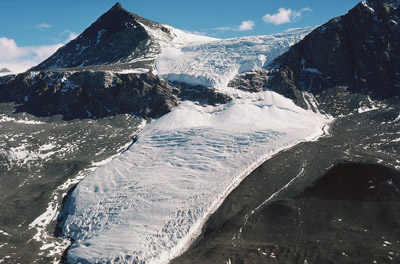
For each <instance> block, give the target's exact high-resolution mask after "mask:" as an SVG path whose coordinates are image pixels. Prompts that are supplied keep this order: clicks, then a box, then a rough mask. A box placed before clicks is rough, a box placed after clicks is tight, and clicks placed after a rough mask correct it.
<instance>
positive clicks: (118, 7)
mask: <svg viewBox="0 0 400 264" xmlns="http://www.w3.org/2000/svg"><path fill="white" fill-rule="evenodd" d="M110 10H125V8H123V7H122V5H121V3H120V2H116V3H115V5H113V7H111V9H110Z"/></svg>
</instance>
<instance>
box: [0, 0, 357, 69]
mask: <svg viewBox="0 0 400 264" xmlns="http://www.w3.org/2000/svg"><path fill="white" fill-rule="evenodd" d="M358 2H359V1H358V0H324V1H321V0H281V1H278V0H247V1H246V0H201V1H200V0H173V1H171V0H150V1H148V0H141V1H138V0H120V3H121V4H122V6H123V7H124V8H125V9H127V10H128V11H130V12H134V13H136V14H139V15H141V16H143V17H145V18H148V19H151V20H154V21H157V22H161V23H165V24H169V25H171V26H173V27H176V28H179V29H183V30H187V31H191V32H198V33H201V34H205V35H208V36H213V37H218V38H230V37H237V36H249V35H266V34H270V33H277V32H282V31H284V30H286V29H289V28H295V27H305V26H316V25H320V24H323V23H325V22H326V21H328V20H329V19H331V18H333V17H335V16H338V15H342V14H345V13H347V11H348V10H349V9H350V8H352V7H353V6H354V5H356V4H357V3H358ZM115 3H116V1H111V0H105V1H101V0H80V1H78V0H70V1H58V0H52V1H50V0H17V1H16V0H0V68H1V67H4V66H7V65H5V64H9V65H10V64H12V63H10V61H13V62H16V61H17V60H20V61H21V60H23V59H25V60H30V62H29V63H33V62H34V61H39V60H43V59H44V58H45V57H47V56H48V55H50V54H51V53H52V52H54V50H55V49H56V48H58V47H60V46H61V45H62V44H64V43H66V42H67V41H68V40H70V39H72V38H74V37H75V36H76V35H77V34H80V33H81V32H82V31H83V30H84V29H85V28H87V27H88V26H89V25H90V24H91V23H93V22H94V21H95V20H96V19H97V18H98V17H99V16H100V15H101V14H103V13H104V12H106V11H107V10H108V9H110V8H111V7H112V6H113V5H114V4H115ZM20 48H23V50H18V49H20ZM36 50H38V51H37V52H36ZM13 52H15V54H13ZM38 53H39V54H38ZM2 54H3V55H2ZM14 55H15V56H14ZM27 63H28V61H27ZM29 63H28V64H29ZM10 67H11V66H10Z"/></svg>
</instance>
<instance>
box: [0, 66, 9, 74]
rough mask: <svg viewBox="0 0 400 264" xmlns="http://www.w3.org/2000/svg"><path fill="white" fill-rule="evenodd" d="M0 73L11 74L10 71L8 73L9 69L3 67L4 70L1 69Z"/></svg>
mask: <svg viewBox="0 0 400 264" xmlns="http://www.w3.org/2000/svg"><path fill="white" fill-rule="evenodd" d="M0 72H3V73H4V72H11V71H10V70H9V69H7V68H5V67H4V68H1V69H0Z"/></svg>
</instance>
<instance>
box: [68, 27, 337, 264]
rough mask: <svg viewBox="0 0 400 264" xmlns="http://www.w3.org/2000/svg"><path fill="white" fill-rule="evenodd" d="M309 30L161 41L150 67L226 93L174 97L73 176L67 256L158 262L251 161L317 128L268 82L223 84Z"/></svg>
mask: <svg viewBox="0 0 400 264" xmlns="http://www.w3.org/2000/svg"><path fill="white" fill-rule="evenodd" d="M309 31H310V29H301V30H294V31H290V32H286V33H282V34H281V35H279V37H277V36H264V37H249V38H239V39H230V40H212V41H210V42H208V43H194V44H193V43H188V44H187V45H181V46H179V47H177V46H173V45H170V46H165V45H164V46H163V52H162V53H161V55H159V57H158V58H157V60H156V66H155V72H157V73H158V74H159V75H161V76H162V77H164V78H165V79H167V80H169V81H180V82H188V83H191V84H202V85H207V86H212V87H214V88H217V89H219V90H220V91H221V92H224V93H226V94H229V95H230V96H231V97H232V98H233V100H232V101H231V102H230V103H228V104H225V105H218V106H203V105H199V104H197V103H194V102H189V101H184V102H182V103H181V104H180V105H179V106H178V107H176V108H175V109H174V110H173V111H171V112H170V113H169V114H167V115H165V116H163V117H161V118H159V119H157V120H155V121H154V122H152V123H150V124H148V125H147V126H146V127H145V128H144V130H143V131H142V132H141V133H140V134H139V135H138V137H137V141H136V143H135V144H133V145H132V146H131V147H130V148H129V149H128V150H127V151H125V152H124V153H122V154H121V155H120V156H118V157H117V158H115V159H113V160H112V161H110V162H109V163H107V164H106V165H104V166H101V167H99V168H98V169H97V170H95V171H93V172H92V173H91V174H90V175H89V176H87V177H86V178H85V179H83V180H82V181H81V182H80V183H79V184H78V185H77V187H76V189H75V190H74V191H73V192H72V194H71V196H70V197H69V202H68V203H67V204H66V207H67V208H66V210H67V213H68V216H67V218H66V219H65V222H64V223H63V227H62V228H63V233H64V235H65V236H67V237H69V238H71V239H72V244H71V247H70V248H69V250H68V253H67V258H68V260H69V261H70V262H73V263H79V262H82V263H165V262H168V260H170V259H172V258H173V257H175V256H177V255H179V254H180V253H181V252H183V251H184V250H185V249H186V248H187V247H188V246H189V245H190V243H191V242H192V241H193V239H195V238H196V236H197V235H198V234H199V232H200V230H201V227H202V225H203V224H204V222H205V221H206V220H207V218H208V216H209V215H210V214H211V213H213V212H214V211H215V210H216V209H217V208H218V206H219V205H220V204H221V203H222V201H223V200H224V198H225V197H226V196H227V195H228V194H229V193H230V192H231V191H232V190H233V189H234V188H235V187H236V186H238V184H239V183H240V182H241V181H242V180H243V179H244V178H245V177H246V176H247V175H248V174H249V173H250V172H251V171H252V170H254V169H255V168H256V167H257V166H259V165H260V164H261V163H263V162H264V161H265V160H266V159H268V158H269V157H271V156H272V155H274V154H275V153H277V152H279V151H280V150H283V149H286V148H288V147H291V146H293V145H295V144H297V143H299V142H302V141H305V140H311V139H314V138H315V137H317V136H319V135H321V134H322V133H323V127H324V126H325V125H326V124H327V123H328V122H330V121H331V119H330V118H329V117H326V116H324V115H322V114H320V113H314V112H312V111H307V110H304V109H302V108H300V107H298V106H296V105H295V104H294V103H293V102H292V101H291V100H290V99H287V98H285V97H283V96H282V95H279V94H277V93H275V92H272V91H263V92H259V93H249V92H245V91H240V90H237V89H234V88H230V87H227V83H228V82H229V80H230V79H231V78H233V77H234V75H235V74H237V73H238V72H240V71H245V70H251V69H253V68H254V67H260V66H263V65H265V64H266V63H268V62H270V61H271V60H272V59H273V58H274V57H276V56H278V55H279V54H280V52H284V51H285V50H287V49H288V48H289V47H290V45H292V44H294V43H295V42H296V41H299V40H300V39H301V38H302V37H304V35H305V34H306V33H307V32H309ZM285 36H286V37H285ZM246 43H247V44H246Z"/></svg>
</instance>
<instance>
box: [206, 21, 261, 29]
mask: <svg viewBox="0 0 400 264" xmlns="http://www.w3.org/2000/svg"><path fill="white" fill-rule="evenodd" d="M255 25H256V24H255V23H254V22H253V21H251V20H246V21H242V23H241V24H240V26H235V27H218V28H213V30H218V31H248V30H253V28H254V26H255Z"/></svg>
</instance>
